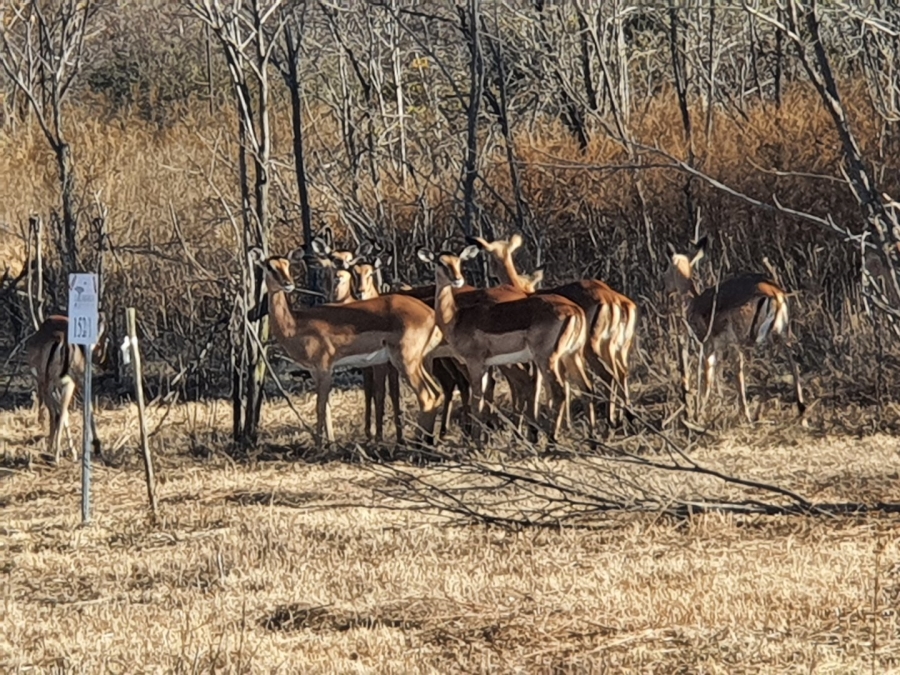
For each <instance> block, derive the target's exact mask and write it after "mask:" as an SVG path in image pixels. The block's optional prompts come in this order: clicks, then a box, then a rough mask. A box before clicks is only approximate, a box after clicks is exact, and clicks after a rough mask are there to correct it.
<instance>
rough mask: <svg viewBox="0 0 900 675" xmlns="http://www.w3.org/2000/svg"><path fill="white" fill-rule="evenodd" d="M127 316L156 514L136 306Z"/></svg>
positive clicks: (149, 487)
mask: <svg viewBox="0 0 900 675" xmlns="http://www.w3.org/2000/svg"><path fill="white" fill-rule="evenodd" d="M125 316H126V320H127V323H128V344H129V346H130V348H131V363H132V367H133V368H134V393H135V398H136V399H137V406H138V420H139V422H140V425H141V449H142V450H143V453H144V473H145V476H146V479H147V496H148V497H149V499H150V509H151V510H152V511H153V515H154V516H155V515H157V511H158V508H159V506H158V504H157V501H156V478H155V477H154V474H153V458H152V457H151V456H150V442H149V439H148V438H147V420H146V416H145V413H144V378H143V374H142V371H141V350H140V349H139V348H138V338H137V316H136V312H135V310H134V307H129V308H128V309H127V310H126V314H125Z"/></svg>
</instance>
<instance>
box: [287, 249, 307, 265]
mask: <svg viewBox="0 0 900 675" xmlns="http://www.w3.org/2000/svg"><path fill="white" fill-rule="evenodd" d="M287 259H288V260H290V261H291V262H295V263H306V251H304V250H303V247H302V246H301V247H299V248H295V249H294V250H293V251H291V252H290V253H288V254H287Z"/></svg>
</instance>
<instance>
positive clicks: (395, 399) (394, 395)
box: [381, 364, 403, 443]
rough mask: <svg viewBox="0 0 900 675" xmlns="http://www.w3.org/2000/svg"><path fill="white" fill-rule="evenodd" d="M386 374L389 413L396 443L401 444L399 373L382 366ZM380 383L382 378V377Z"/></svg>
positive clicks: (388, 366)
mask: <svg viewBox="0 0 900 675" xmlns="http://www.w3.org/2000/svg"><path fill="white" fill-rule="evenodd" d="M382 368H384V370H385V373H386V374H387V382H388V392H389V394H390V397H391V413H392V414H393V416H394V433H395V434H396V435H397V443H402V442H403V420H402V419H401V412H402V411H401V410H400V373H398V372H397V369H396V368H394V366H392V365H390V364H386V365H384V366H382ZM381 379H382V382H383V381H384V376H383V375H382V378H381Z"/></svg>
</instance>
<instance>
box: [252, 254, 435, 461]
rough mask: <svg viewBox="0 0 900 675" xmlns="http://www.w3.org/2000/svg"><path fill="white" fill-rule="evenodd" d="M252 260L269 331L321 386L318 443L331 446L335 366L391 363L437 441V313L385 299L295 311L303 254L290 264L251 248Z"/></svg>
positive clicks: (429, 436)
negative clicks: (433, 368) (297, 265)
mask: <svg viewBox="0 0 900 675" xmlns="http://www.w3.org/2000/svg"><path fill="white" fill-rule="evenodd" d="M250 257H251V260H252V261H253V262H254V263H255V264H257V265H259V266H260V267H262V268H263V270H264V271H265V279H266V289H267V293H268V297H269V313H270V317H271V325H272V332H273V333H274V335H275V338H276V339H277V340H278V342H279V344H280V345H281V346H282V347H283V348H284V350H285V351H286V352H287V354H288V356H290V357H291V358H292V359H293V360H294V361H295V362H296V363H297V364H298V365H299V366H300V367H302V368H304V369H306V370H308V371H310V373H311V374H312V378H313V382H314V383H315V387H316V429H315V441H316V445H317V446H321V443H322V435H323V432H324V434H325V436H326V437H327V440H328V441H329V442H333V441H334V429H333V426H332V423H331V409H330V407H329V405H328V396H329V394H330V392H331V387H332V382H333V371H334V369H335V368H337V367H343V366H349V367H357V368H367V367H371V366H374V365H379V364H384V363H391V365H393V366H394V367H395V368H396V369H397V370H398V371H399V373H400V375H401V376H402V377H403V379H404V380H405V381H406V382H407V383H408V384H409V385H410V386H411V387H412V388H413V390H414V391H415V394H416V398H417V400H418V403H419V411H420V412H419V426H420V428H421V430H422V431H423V433H424V435H425V442H426V443H431V442H432V440H433V439H432V434H433V430H434V421H435V416H436V414H437V407H438V406H439V405H440V402H441V400H440V399H441V396H440V392H439V391H438V388H437V385H436V384H435V383H434V380H433V379H432V378H431V375H430V374H429V373H428V372H427V370H426V369H425V367H424V359H425V357H426V356H427V355H428V354H429V353H430V352H431V351H432V350H434V349H435V348H436V347H437V346H438V345H439V344H440V342H441V340H442V335H441V331H440V329H439V328H437V326H436V325H435V316H434V311H433V310H432V309H431V308H430V307H427V306H425V305H424V304H423V303H421V302H419V301H417V300H414V299H412V298H405V297H403V296H398V295H388V296H384V297H379V298H373V299H371V300H364V301H362V302H353V303H349V304H345V305H321V306H318V307H312V308H308V309H301V310H294V309H292V308H291V306H290V303H289V302H288V299H287V293H290V292H292V291H293V290H294V288H295V284H294V278H293V276H292V275H291V270H290V267H291V261H292V260H298V259H302V250H300V249H298V250H297V251H294V252H292V253H291V254H290V255H289V256H287V257H281V256H273V257H270V258H265V257H264V254H263V252H262V251H261V250H260V249H252V250H251V252H250Z"/></svg>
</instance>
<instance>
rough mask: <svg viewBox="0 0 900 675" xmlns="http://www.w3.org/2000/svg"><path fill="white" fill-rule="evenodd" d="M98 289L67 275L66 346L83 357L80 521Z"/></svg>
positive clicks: (89, 280) (87, 506)
mask: <svg viewBox="0 0 900 675" xmlns="http://www.w3.org/2000/svg"><path fill="white" fill-rule="evenodd" d="M98 305H99V288H98V285H97V275H96V274H78V273H76V274H70V275H69V332H68V335H67V338H68V342H69V345H79V346H81V347H82V348H83V349H84V350H85V355H84V364H85V365H84V387H83V389H82V391H83V393H84V425H83V430H82V440H83V443H82V446H83V447H82V451H81V521H82V522H83V523H85V524H87V523H89V522H90V521H91V427H92V424H91V420H92V417H91V370H92V364H93V358H94V344H95V343H96V342H97V339H98V337H99V311H98V310H99V306H98Z"/></svg>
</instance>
